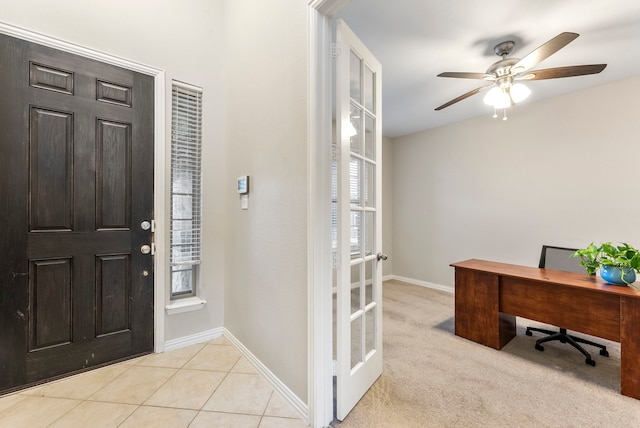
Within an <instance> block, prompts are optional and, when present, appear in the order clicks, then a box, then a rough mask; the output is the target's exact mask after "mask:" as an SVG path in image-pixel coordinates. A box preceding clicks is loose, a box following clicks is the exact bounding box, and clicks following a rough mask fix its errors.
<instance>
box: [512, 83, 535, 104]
mask: <svg viewBox="0 0 640 428" xmlns="http://www.w3.org/2000/svg"><path fill="white" fill-rule="evenodd" d="M510 92H511V98H512V99H513V102H514V103H519V102H522V101H524V100H526V99H527V97H528V96H529V95H531V89H529V88H527V87H526V86H525V85H524V84H522V83H516V84H514V85H513V86H512V87H511V90H510Z"/></svg>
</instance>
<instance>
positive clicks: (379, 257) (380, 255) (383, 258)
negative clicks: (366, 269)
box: [377, 253, 388, 261]
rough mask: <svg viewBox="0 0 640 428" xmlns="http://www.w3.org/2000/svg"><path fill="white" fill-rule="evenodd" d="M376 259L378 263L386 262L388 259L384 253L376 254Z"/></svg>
mask: <svg viewBox="0 0 640 428" xmlns="http://www.w3.org/2000/svg"><path fill="white" fill-rule="evenodd" d="M377 257H378V261H380V260H387V259H388V257H387V255H386V254H385V253H378V254H377Z"/></svg>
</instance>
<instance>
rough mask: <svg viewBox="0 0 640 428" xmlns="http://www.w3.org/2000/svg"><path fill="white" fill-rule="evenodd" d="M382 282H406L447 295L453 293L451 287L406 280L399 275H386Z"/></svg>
mask: <svg viewBox="0 0 640 428" xmlns="http://www.w3.org/2000/svg"><path fill="white" fill-rule="evenodd" d="M383 280H384V281H389V280H396V281H402V282H407V283H409V284H413V285H419V286H420V287H427V288H431V289H434V290H439V291H445V292H447V293H452V294H453V292H454V289H453V287H449V286H447V285H442V284H435V283H433V282H428V281H421V280H419V279H413V278H407V277H404V276H400V275H387V276H385V277H384V278H383Z"/></svg>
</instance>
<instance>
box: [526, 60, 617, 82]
mask: <svg viewBox="0 0 640 428" xmlns="http://www.w3.org/2000/svg"><path fill="white" fill-rule="evenodd" d="M606 66H607V64H591V65H572V66H568V67H556V68H545V69H542V70H533V71H530V72H528V73H526V74H524V75H522V76H520V77H517V78H516V79H517V80H545V79H558V78H560V77H574V76H585V75H587V74H598V73H600V72H601V71H602V70H604V69H605V67H606Z"/></svg>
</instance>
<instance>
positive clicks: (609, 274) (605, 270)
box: [600, 266, 636, 285]
mask: <svg viewBox="0 0 640 428" xmlns="http://www.w3.org/2000/svg"><path fill="white" fill-rule="evenodd" d="M623 270H624V281H623V279H622V278H623V276H622V272H621V271H620V268H619V267H615V266H602V267H601V268H600V276H601V277H602V279H604V280H605V281H607V282H608V283H609V284H615V285H627V284H630V283H632V282H634V281H635V280H636V271H635V270H633V269H629V268H623ZM625 281H626V282H625Z"/></svg>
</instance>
